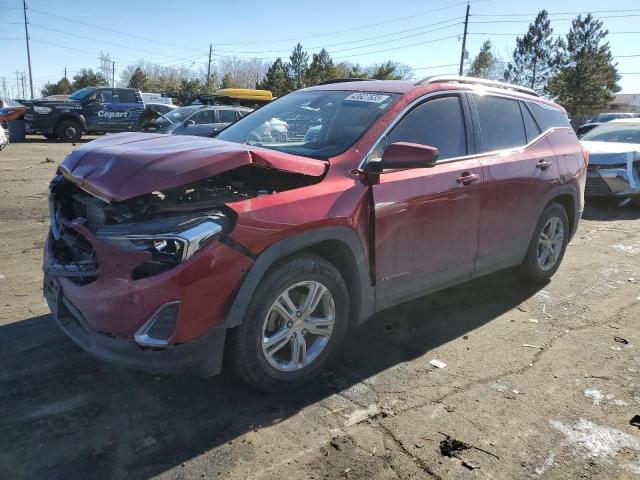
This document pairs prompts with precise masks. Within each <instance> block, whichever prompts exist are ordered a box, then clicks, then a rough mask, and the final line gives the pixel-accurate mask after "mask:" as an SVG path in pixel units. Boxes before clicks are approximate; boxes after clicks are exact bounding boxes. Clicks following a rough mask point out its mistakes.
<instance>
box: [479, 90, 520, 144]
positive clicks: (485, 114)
mask: <svg viewBox="0 0 640 480" xmlns="http://www.w3.org/2000/svg"><path fill="white" fill-rule="evenodd" d="M473 99H474V101H475V104H476V111H477V112H478V120H479V121H480V130H481V132H482V141H483V144H484V151H486V152H492V151H494V150H503V149H505V148H513V147H520V146H522V145H526V143H527V135H526V134H525V131H524V122H523V120H522V114H521V113H520V106H519V105H518V101H517V100H512V99H509V98H503V97H493V96H488V95H482V96H480V95H474V96H473Z"/></svg>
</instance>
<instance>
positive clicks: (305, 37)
mask: <svg viewBox="0 0 640 480" xmlns="http://www.w3.org/2000/svg"><path fill="white" fill-rule="evenodd" d="M483 1H488V0H470V1H468V2H467V1H465V2H457V3H454V4H452V5H448V6H446V7H440V8H435V9H433V10H427V11H424V12H418V13H414V14H412V15H407V16H404V17H397V18H392V19H389V20H385V21H382V22H377V23H370V24H367V25H360V26H357V27H350V28H346V29H343V30H334V31H332V32H326V33H319V34H315V35H306V36H298V37H291V38H281V39H278V40H267V41H256V42H235V43H214V44H213V45H214V46H215V45H219V46H229V45H255V44H261V45H263V44H266V43H280V42H295V41H299V40H306V39H308V38H318V37H328V36H331V35H337V34H339V33H349V32H353V31H356V30H364V29H367V28H371V27H377V26H380V25H385V24H388V23H394V22H400V21H402V20H408V19H410V18H415V17H420V16H423V15H428V14H430V13H436V12H440V11H443V10H449V9H451V8H455V7H459V6H460V5H466V4H467V3H478V2H483Z"/></svg>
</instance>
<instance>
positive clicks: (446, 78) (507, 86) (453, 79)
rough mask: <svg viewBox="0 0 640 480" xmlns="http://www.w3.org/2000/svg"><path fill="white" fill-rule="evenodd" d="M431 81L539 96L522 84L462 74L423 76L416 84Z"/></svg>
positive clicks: (424, 83)
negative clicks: (479, 86)
mask: <svg viewBox="0 0 640 480" xmlns="http://www.w3.org/2000/svg"><path fill="white" fill-rule="evenodd" d="M430 83H465V84H469V85H483V86H485V87H492V88H502V89H504V90H513V91H514V92H520V93H526V94H527V95H533V96H534V97H539V96H540V95H538V93H537V92H536V91H535V90H532V89H530V88H527V87H521V86H520V85H514V84H512V83H505V82H497V81H495V80H485V79H484V78H475V77H463V76H460V75H436V76H433V77H427V78H423V79H422V80H418V81H417V82H416V83H415V84H416V85H428V84H430Z"/></svg>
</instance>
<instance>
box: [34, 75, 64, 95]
mask: <svg viewBox="0 0 640 480" xmlns="http://www.w3.org/2000/svg"><path fill="white" fill-rule="evenodd" d="M40 93H41V94H42V96H43V97H48V96H49V95H66V94H69V93H71V83H70V82H69V80H67V78H66V77H62V78H61V79H60V80H59V81H57V82H56V83H45V84H44V86H43V87H42V90H40Z"/></svg>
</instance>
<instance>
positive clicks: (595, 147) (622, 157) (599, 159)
mask: <svg viewBox="0 0 640 480" xmlns="http://www.w3.org/2000/svg"><path fill="white" fill-rule="evenodd" d="M581 143H582V146H583V147H584V148H586V149H587V151H588V152H589V164H591V165H612V164H620V163H626V162H627V160H628V159H629V158H630V157H631V158H632V160H637V159H640V144H637V143H615V142H589V141H582V142H581Z"/></svg>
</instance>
